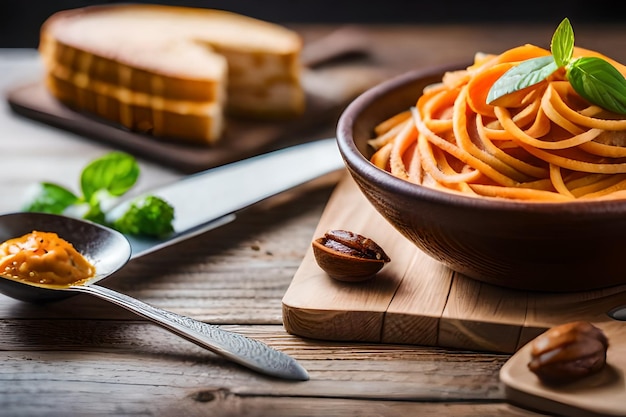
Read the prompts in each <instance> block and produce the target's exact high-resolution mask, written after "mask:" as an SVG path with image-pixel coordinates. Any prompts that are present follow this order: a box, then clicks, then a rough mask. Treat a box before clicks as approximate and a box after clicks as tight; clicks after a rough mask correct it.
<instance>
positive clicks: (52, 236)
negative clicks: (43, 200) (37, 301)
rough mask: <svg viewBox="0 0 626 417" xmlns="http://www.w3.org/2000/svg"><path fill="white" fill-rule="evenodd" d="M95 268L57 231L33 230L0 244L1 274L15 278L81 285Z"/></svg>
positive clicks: (52, 284) (48, 283)
mask: <svg viewBox="0 0 626 417" xmlns="http://www.w3.org/2000/svg"><path fill="white" fill-rule="evenodd" d="M95 272H96V268H95V267H94V266H93V265H92V264H91V263H90V262H89V261H88V260H87V258H85V257H84V256H83V255H82V254H81V253H80V252H78V251H77V250H76V249H75V248H74V246H73V245H72V244H71V243H70V242H68V241H66V240H64V239H63V238H61V237H59V235H57V234H56V233H52V232H41V231H37V230H34V231H32V232H31V233H27V234H25V235H23V236H20V237H16V238H13V239H9V240H7V241H5V242H3V243H2V244H0V275H2V276H4V277H6V278H10V279H14V280H16V281H26V282H28V283H33V284H40V285H46V286H47V285H50V286H56V287H58V286H62V287H68V286H70V285H80V284H82V283H84V282H85V281H86V280H87V279H89V278H92V277H93V276H94V275H95Z"/></svg>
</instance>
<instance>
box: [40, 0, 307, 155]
mask: <svg viewBox="0 0 626 417" xmlns="http://www.w3.org/2000/svg"><path fill="white" fill-rule="evenodd" d="M301 49H302V41H301V39H300V37H299V36H298V35H297V34H296V33H295V32H293V31H291V30H288V29H287V28H284V27H282V26H279V25H276V24H272V23H269V22H264V21H261V20H257V19H253V18H250V17H246V16H242V15H239V14H235V13H231V12H226V11H221V10H212V9H200V8H190V7H176V6H160V5H139V4H123V5H105V6H90V7H84V8H79V9H72V10H66V11H62V12H58V13H56V14H54V15H52V16H51V17H50V18H48V19H47V20H46V22H44V24H43V25H42V28H41V39H40V45H39V51H40V55H41V57H42V60H43V63H44V68H45V78H46V86H47V88H48V89H49V91H50V92H51V94H52V95H53V96H55V97H56V98H57V99H59V100H60V101H62V102H63V103H65V104H67V105H68V106H71V107H73V108H76V109H78V110H81V111H84V112H88V113H92V114H94V115H97V116H99V117H102V118H104V119H107V120H109V121H111V122H113V123H116V124H120V125H122V126H125V127H126V128H128V129H130V130H132V131H139V132H145V133H148V134H150V135H153V136H155V137H164V138H170V139H173V140H180V141H184V142H190V143H199V144H212V143H214V142H215V141H217V140H218V139H219V138H220V137H221V136H222V133H223V130H224V125H225V114H236V115H238V116H245V117H256V118H259V117H260V118H289V117H294V116H297V115H299V114H300V113H301V112H302V111H303V109H304V93H303V90H302V87H301V83H300V51H301Z"/></svg>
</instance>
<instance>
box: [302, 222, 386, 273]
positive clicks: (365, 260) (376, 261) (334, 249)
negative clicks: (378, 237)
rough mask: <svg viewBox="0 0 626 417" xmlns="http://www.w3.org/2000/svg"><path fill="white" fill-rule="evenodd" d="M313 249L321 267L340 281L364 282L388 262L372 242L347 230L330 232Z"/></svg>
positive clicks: (383, 252)
mask: <svg viewBox="0 0 626 417" xmlns="http://www.w3.org/2000/svg"><path fill="white" fill-rule="evenodd" d="M312 246H313V254H314V256H315V260H316V261H317V264H318V265H319V266H320V268H322V269H323V270H324V271H325V272H326V273H327V274H328V275H329V276H330V277H331V278H334V279H336V280H339V281H349V282H357V281H364V280H367V279H369V278H372V277H373V276H374V275H376V273H378V271H380V270H381V269H382V267H383V266H384V265H385V264H386V263H387V262H390V261H391V259H390V258H389V256H387V254H386V253H385V251H384V250H383V249H382V248H381V247H380V246H379V245H378V244H377V243H376V242H374V241H373V240H372V239H369V238H367V237H365V236H362V235H360V234H358V233H354V232H350V231H347V230H330V231H328V232H326V233H325V234H324V236H322V237H320V238H318V239H315V240H314V241H313V242H312Z"/></svg>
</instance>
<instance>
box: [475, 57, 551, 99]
mask: <svg viewBox="0 0 626 417" xmlns="http://www.w3.org/2000/svg"><path fill="white" fill-rule="evenodd" d="M557 69H559V67H558V65H557V64H556V62H554V57H552V55H547V56H542V57H539V58H532V59H528V60H526V61H522V62H520V63H519V64H518V65H516V66H514V67H513V68H511V69H510V70H508V71H507V72H505V73H504V74H502V76H501V77H500V78H498V80H497V81H496V82H495V83H493V85H492V86H491V89H490V90H489V93H488V94H487V104H491V103H493V102H494V101H496V100H497V99H499V98H500V97H502V96H505V95H507V94H510V93H514V92H515V91H518V90H521V89H523V88H526V87H530V86H531V85H535V84H537V83H540V82H541V81H543V80H545V79H546V78H548V77H549V76H550V75H551V74H552V73H553V72H554V71H556V70H557Z"/></svg>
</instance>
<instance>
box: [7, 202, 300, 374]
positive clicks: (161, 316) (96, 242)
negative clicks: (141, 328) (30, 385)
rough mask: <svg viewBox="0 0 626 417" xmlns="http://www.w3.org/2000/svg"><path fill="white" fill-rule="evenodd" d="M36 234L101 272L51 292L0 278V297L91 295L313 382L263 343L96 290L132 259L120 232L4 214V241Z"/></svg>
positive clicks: (269, 370)
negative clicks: (50, 235)
mask: <svg viewBox="0 0 626 417" xmlns="http://www.w3.org/2000/svg"><path fill="white" fill-rule="evenodd" d="M33 230H39V231H44V232H55V233H57V234H58V235H59V236H60V237H61V238H63V239H65V240H67V241H68V242H70V243H72V244H73V245H74V247H75V248H76V250H78V251H79V252H80V253H81V254H83V256H85V257H86V258H87V259H88V260H89V261H90V262H91V263H92V264H93V265H94V266H95V267H96V276H95V277H94V278H93V279H91V280H89V281H88V282H87V283H85V284H83V285H71V286H69V287H58V288H51V287H43V286H39V285H37V284H34V283H33V284H30V283H26V282H22V281H15V280H13V279H10V278H5V279H1V278H2V277H1V275H0V292H1V293H3V294H5V295H8V296H9V297H12V298H16V299H19V300H22V301H28V302H34V303H41V302H46V301H53V300H59V299H63V298H66V297H69V296H71V295H75V294H77V293H85V294H90V295H93V296H96V297H98V298H101V299H103V300H106V301H110V302H112V303H114V304H117V305H119V306H121V307H123V308H125V309H127V310H129V311H132V312H133V313H136V314H138V315H140V316H142V317H145V318H147V319H148V320H151V321H152V322H154V323H155V324H158V325H159V326H161V327H163V328H165V329H167V330H169V331H171V332H172V333H175V334H177V335H179V336H181V337H183V338H185V339H187V340H189V341H191V342H193V343H195V344H197V345H198V346H201V347H204V348H206V349H209V350H210V351H212V352H214V353H216V354H218V355H221V356H223V357H225V358H227V359H229V360H231V361H233V362H235V363H238V364H240V365H243V366H245V367H247V368H250V369H252V370H254V371H257V372H260V373H262V374H266V375H270V376H274V377H278V378H283V379H290V380H298V381H305V380H308V379H309V376H308V373H307V371H306V370H305V369H304V368H303V367H302V366H301V365H300V364H299V363H298V362H296V361H295V360H294V359H293V358H291V357H290V356H288V355H287V354H285V353H283V352H280V351H277V350H275V349H273V348H271V347H270V346H268V345H266V344H264V343H262V342H259V341H257V340H254V339H250V338H248V337H245V336H242V335H240V334H237V333H231V332H228V331H226V330H223V329H221V328H219V327H217V326H213V325H209V324H206V323H203V322H200V321H197V320H194V319H192V318H190V317H186V316H182V315H179V314H176V313H172V312H169V311H165V310H162V309H159V308H156V307H153V306H151V305H148V304H146V303H144V302H142V301H139V300H136V299H134V298H132V297H129V296H127V295H124V294H121V293H119V292H116V291H113V290H111V289H108V288H105V287H102V286H100V285H95V283H96V282H98V281H100V280H102V279H104V278H106V277H108V276H109V275H111V274H113V273H114V272H116V271H117V270H119V269H120V268H122V267H123V266H124V265H125V264H126V262H128V260H129V259H130V256H131V247H130V244H129V242H128V240H127V239H126V237H125V236H124V235H122V234H121V233H118V232H117V231H115V230H112V229H109V228H107V227H103V226H100V225H98V224H95V223H90V222H87V221H83V220H79V219H76V218H70V217H64V216H57V215H52V214H42V213H10V214H5V215H0V241H5V240H8V239H10V238H13V237H18V236H22V235H24V234H26V233H30V232H32V231H33Z"/></svg>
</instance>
